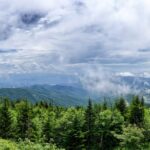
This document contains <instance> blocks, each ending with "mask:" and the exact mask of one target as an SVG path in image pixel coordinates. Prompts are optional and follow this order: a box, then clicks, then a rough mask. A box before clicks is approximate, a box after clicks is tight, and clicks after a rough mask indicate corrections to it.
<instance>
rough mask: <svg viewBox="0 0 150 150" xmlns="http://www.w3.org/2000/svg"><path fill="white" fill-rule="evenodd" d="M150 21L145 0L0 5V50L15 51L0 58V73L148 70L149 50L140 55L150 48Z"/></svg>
mask: <svg viewBox="0 0 150 150" xmlns="http://www.w3.org/2000/svg"><path fill="white" fill-rule="evenodd" d="M24 13H25V14H28V13H29V15H30V16H28V17H29V18H25V19H28V20H27V23H25V22H22V20H21V15H22V14H24ZM40 14H42V16H40ZM34 15H35V16H34ZM36 15H37V16H36ZM38 15H39V16H38ZM32 17H33V19H34V17H37V18H36V19H35V20H33V23H32ZM38 17H39V18H38ZM40 17H41V18H40ZM149 18H150V2H149V0H137V1H134V0H126V1H123V0H111V1H110V0H86V1H85V0H72V1H70V0H50V1H49V0H38V1H37V0H32V1H30V0H21V1H20V0H0V24H1V28H0V49H4V50H5V49H17V50H18V51H17V52H16V53H14V52H13V53H11V52H10V53H1V55H0V65H2V66H3V67H2V68H1V69H0V73H24V72H26V73H28V72H29V73H31V72H42V73H44V72H45V73H46V72H51V73H52V72H56V70H57V72H59V73H60V74H61V73H62V74H63V73H64V72H67V73H70V74H76V73H79V72H80V70H81V69H82V65H81V64H84V66H85V67H88V66H91V65H92V64H95V65H100V66H101V67H102V68H107V69H108V70H110V71H118V72H131V70H133V69H134V72H138V71H143V70H145V71H150V70H149V59H150V55H148V54H149V50H148V51H139V50H140V49H147V48H149V47H150V45H149V43H150V30H149V26H150V20H149ZM28 21H29V22H28ZM30 21H31V23H30ZM78 64H79V67H78V69H77V68H76V66H77V65H78ZM137 64H138V65H137ZM10 66H11V67H10ZM52 66H53V67H52ZM68 66H72V67H68ZM135 66H136V67H135ZM139 66H140V67H139ZM71 68H74V69H71ZM103 76H104V77H105V74H104V75H103ZM104 85H105V86H107V85H108V84H107V83H104ZM109 86H110V87H113V85H109Z"/></svg>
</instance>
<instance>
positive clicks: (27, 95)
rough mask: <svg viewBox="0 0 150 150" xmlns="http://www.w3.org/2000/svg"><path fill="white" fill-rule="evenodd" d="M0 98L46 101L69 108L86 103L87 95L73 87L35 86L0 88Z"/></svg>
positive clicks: (82, 90) (80, 89)
mask: <svg viewBox="0 0 150 150" xmlns="http://www.w3.org/2000/svg"><path fill="white" fill-rule="evenodd" d="M0 96H1V97H9V98H11V99H20V98H23V99H29V100H30V101H32V102H33V103H34V102H37V101H40V100H46V101H50V102H53V103H54V104H56V105H63V106H70V105H83V104H86V103H87V100H88V93H87V92H86V91H85V90H84V89H82V88H77V87H73V86H63V85H35V86H31V87H24V88H1V89H0Z"/></svg>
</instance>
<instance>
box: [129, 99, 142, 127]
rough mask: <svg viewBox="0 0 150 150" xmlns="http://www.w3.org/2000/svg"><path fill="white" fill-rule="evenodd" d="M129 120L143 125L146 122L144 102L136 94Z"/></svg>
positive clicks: (140, 125)
mask: <svg viewBox="0 0 150 150" xmlns="http://www.w3.org/2000/svg"><path fill="white" fill-rule="evenodd" d="M129 121H130V123H131V124H136V125H137V126H139V127H142V126H143V124H144V102H143V100H142V101H141V100H140V99H139V97H138V96H134V98H133V100H132V102H131V105H130V116H129Z"/></svg>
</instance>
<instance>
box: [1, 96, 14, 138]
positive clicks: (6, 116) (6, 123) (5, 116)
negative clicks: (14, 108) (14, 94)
mask: <svg viewBox="0 0 150 150" xmlns="http://www.w3.org/2000/svg"><path fill="white" fill-rule="evenodd" d="M0 136H1V137H2V138H4V139H7V138H10V137H11V136H12V116H11V113H10V111H9V100H8V99H6V98H5V99H4V101H3V105H2V108H1V110H0Z"/></svg>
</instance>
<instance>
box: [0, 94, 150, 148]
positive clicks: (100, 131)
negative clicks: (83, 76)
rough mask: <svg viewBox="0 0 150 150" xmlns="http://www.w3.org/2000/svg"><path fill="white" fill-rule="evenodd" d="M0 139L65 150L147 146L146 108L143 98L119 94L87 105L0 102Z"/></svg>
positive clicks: (149, 133) (149, 132) (149, 139)
mask: <svg viewBox="0 0 150 150" xmlns="http://www.w3.org/2000/svg"><path fill="white" fill-rule="evenodd" d="M0 138H1V139H9V140H12V141H16V142H18V141H20V140H22V141H25V140H30V141H31V142H35V143H48V144H55V145H56V146H57V147H58V148H64V149H66V150H82V149H83V150H113V149H115V150H119V149H120V150H121V149H127V150H135V149H149V148H150V144H149V142H150V109H149V108H148V107H146V106H145V105H144V99H143V98H139V97H138V96H134V97H133V98H132V100H131V103H130V104H128V103H127V101H126V100H125V99H124V98H123V97H120V98H118V99H117V100H116V101H115V103H114V105H113V106H109V105H108V104H107V101H104V103H102V104H95V103H92V100H91V99H89V101H88V105H87V106H75V107H63V106H56V105H55V106H54V105H52V104H51V103H48V102H44V101H41V102H37V103H35V104H33V103H30V102H29V101H28V100H17V101H10V100H9V99H8V98H3V99H1V101H0Z"/></svg>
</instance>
